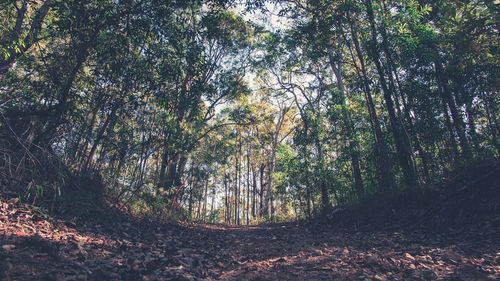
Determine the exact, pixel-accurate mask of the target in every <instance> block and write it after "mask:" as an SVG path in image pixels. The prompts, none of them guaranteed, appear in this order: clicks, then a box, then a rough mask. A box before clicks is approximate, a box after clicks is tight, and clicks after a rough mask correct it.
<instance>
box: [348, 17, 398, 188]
mask: <svg viewBox="0 0 500 281" xmlns="http://www.w3.org/2000/svg"><path fill="white" fill-rule="evenodd" d="M349 25H350V30H351V36H352V39H353V43H354V49H355V51H356V55H357V57H358V60H359V63H360V68H361V69H358V66H357V64H356V65H355V66H356V70H357V72H358V76H359V77H361V81H362V85H363V87H362V88H363V92H364V95H365V100H366V106H367V109H368V114H369V116H370V122H371V125H372V130H373V136H374V138H375V146H376V155H377V159H376V161H375V163H376V167H377V170H378V175H379V177H380V179H379V185H380V189H382V190H386V189H392V188H393V187H394V186H395V183H394V178H393V176H392V171H391V170H392V163H391V162H390V161H389V159H390V158H389V157H388V155H389V149H388V148H387V146H386V144H385V141H384V137H383V134H382V129H381V125H380V121H379V118H378V115H377V111H376V109H375V103H374V102H373V97H372V94H371V90H370V85H369V79H368V74H367V70H366V65H365V60H364V57H363V53H362V51H361V46H360V44H359V39H358V35H357V32H356V29H355V26H354V23H353V21H352V19H351V17H350V16H349ZM353 59H354V58H353ZM360 72H361V74H360Z"/></svg>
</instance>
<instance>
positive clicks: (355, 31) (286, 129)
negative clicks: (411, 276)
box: [0, 0, 500, 224]
mask: <svg viewBox="0 0 500 281" xmlns="http://www.w3.org/2000/svg"><path fill="white" fill-rule="evenodd" d="M499 5H500V3H499V2H498V1H493V0H470V1H459V0H456V1H451V0H448V1H446V0H421V1H417V0H410V1H399V0H363V1H353V0H269V1H264V0H260V1H250V0H249V1H246V2H243V1H231V0H226V1H221V0H218V1H217V0H212V1H202V0H186V1H157V0H123V1H111V0H102V1H98V0H44V1H30V0H24V1H19V0H13V1H2V2H0V12H1V15H2V18H1V19H0V20H1V24H0V26H1V29H0V182H1V185H2V188H3V189H4V191H5V190H8V191H11V192H18V193H19V194H21V195H22V197H23V198H25V199H26V200H27V201H28V202H30V203H34V204H43V205H45V206H47V207H48V208H50V209H51V210H52V211H54V212H57V211H61V210H66V209H65V206H67V205H68V204H73V203H74V201H75V200H96V197H95V196H98V198H104V197H105V198H107V200H111V201H112V202H114V204H117V205H121V206H127V207H128V208H130V209H131V210H132V211H133V212H135V213H136V214H138V215H140V216H144V217H155V218H165V217H169V218H175V219H182V220H193V221H203V222H225V223H230V224H255V223H260V222H264V221H282V220H293V219H296V218H310V217H313V216H315V215H320V214H329V213H331V210H332V209H333V208H339V207H344V206H350V205H353V204H358V203H362V202H366V201H369V200H370V199H371V198H374V196H377V195H380V194H388V193H393V192H398V191H405V190H413V191H417V190H424V189H426V188H429V187H432V184H433V183H436V182H439V181H440V180H441V179H443V178H444V177H446V176H447V175H448V173H449V172H450V171H451V170H453V169H455V168H457V167H460V166H462V165H464V164H465V163H470V162H471V161H473V160H476V159H488V158H495V157H498V155H499V152H500V126H499V121H500V120H499V109H500V108H499V105H500V95H499V90H500V75H499V73H500V46H499V42H500V38H499V25H498V24H499V22H500V18H499V13H498V11H499Z"/></svg>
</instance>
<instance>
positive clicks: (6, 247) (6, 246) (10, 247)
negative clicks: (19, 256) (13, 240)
mask: <svg viewBox="0 0 500 281" xmlns="http://www.w3.org/2000/svg"><path fill="white" fill-rule="evenodd" d="M15 248H16V245H12V244H5V245H3V246H2V249H4V250H5V251H7V252H10V251H12V250H14V249H15Z"/></svg>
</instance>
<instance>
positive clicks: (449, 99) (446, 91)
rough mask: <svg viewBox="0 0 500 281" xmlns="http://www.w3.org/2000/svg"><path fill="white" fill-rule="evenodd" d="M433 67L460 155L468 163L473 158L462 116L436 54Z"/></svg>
mask: <svg viewBox="0 0 500 281" xmlns="http://www.w3.org/2000/svg"><path fill="white" fill-rule="evenodd" d="M434 66H435V69H436V75H437V78H438V81H439V83H440V84H441V87H440V88H441V90H442V92H441V94H442V96H443V100H444V101H445V102H446V103H447V104H448V108H449V109H450V112H451V118H452V120H453V126H454V127H455V131H456V132H457V134H458V140H459V141H460V148H462V153H463V155H464V157H465V159H466V160H467V161H468V162H470V161H471V160H472V158H473V156H472V151H471V149H470V146H469V141H468V140H467V136H466V135H465V126H464V121H463V119H462V116H460V115H461V114H460V113H459V111H458V108H457V105H456V103H455V99H454V98H453V94H452V93H451V89H450V87H449V86H448V81H447V79H446V78H445V76H444V71H443V66H442V65H441V61H440V59H439V54H436V60H435V61H434Z"/></svg>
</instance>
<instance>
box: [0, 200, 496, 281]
mask: <svg viewBox="0 0 500 281" xmlns="http://www.w3.org/2000/svg"><path fill="white" fill-rule="evenodd" d="M499 219H500V218H499V216H493V217H491V218H490V219H488V220H485V221H483V222H481V223H478V224H476V225H475V226H474V227H471V228H464V229H459V230H457V229H451V228H449V229H447V230H446V231H442V230H440V231H439V232H437V231H433V230H432V229H429V228H428V227H426V228H419V227H413V228H411V229H401V230H397V231H394V230H375V229H373V230H370V229H369V228H368V229H366V228H365V229H363V230H362V231H361V230H358V231H356V230H355V229H352V228H346V227H336V225H335V224H331V225H328V226H327V227H325V224H319V223H315V224H314V223H308V224H305V223H302V224H299V223H287V224H275V225H264V226H240V227H236V226H226V225H194V224H193V225H191V224H183V225H164V224H154V223H138V222H119V223H118V222H117V223H115V224H106V225H104V224H103V225H101V224H97V223H82V222H78V223H74V222H72V221H68V220H61V219H54V218H50V217H48V216H46V215H44V214H42V213H40V212H37V211H36V209H33V208H31V207H28V206H25V205H22V204H19V203H18V202H17V200H15V199H11V200H8V201H7V200H4V199H1V201H0V247H1V248H0V266H1V267H0V276H1V278H2V279H1V280H499V279H500V247H499V245H500V244H499V238H500V235H498V234H499V228H498V226H497V225H498V222H499Z"/></svg>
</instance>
